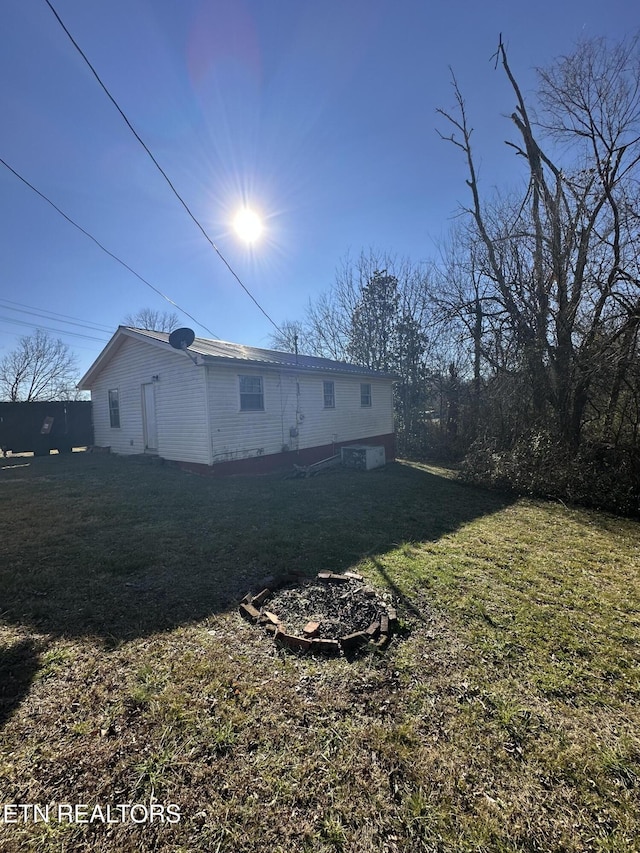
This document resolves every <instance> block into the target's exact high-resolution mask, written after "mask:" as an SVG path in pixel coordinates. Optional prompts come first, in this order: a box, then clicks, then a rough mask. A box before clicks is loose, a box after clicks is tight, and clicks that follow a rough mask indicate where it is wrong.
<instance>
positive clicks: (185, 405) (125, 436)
mask: <svg viewBox="0 0 640 853" xmlns="http://www.w3.org/2000/svg"><path fill="white" fill-rule="evenodd" d="M181 356H182V354H181ZM153 376H157V377H158V380H157V381H156V382H154V389H155V395H156V416H157V428H158V448H157V452H158V455H159V456H162V457H163V458H165V459H171V460H181V461H185V462H196V463H201V464H205V465H207V464H211V454H210V442H209V429H208V424H207V401H206V394H205V381H204V368H203V367H196V366H195V365H194V364H193V363H192V362H191V361H189V359H187V358H186V356H182V357H178V354H177V353H175V352H172V351H169V352H163V351H162V349H161V348H159V347H156V346H149V344H147V343H144V342H140V341H136V340H133V339H132V338H125V339H124V340H123V342H122V344H121V346H120V348H119V350H118V352H117V353H116V354H115V356H114V358H112V359H111V361H110V362H109V363H108V364H107V365H105V367H104V369H103V370H102V371H101V372H100V374H99V376H98V377H97V379H96V381H95V383H94V384H93V386H92V388H91V399H92V402H93V420H94V435H95V443H96V444H97V445H99V446H102V447H111V450H112V451H113V452H114V453H122V454H136V453H144V452H145V446H144V419H143V406H142V385H143V384H145V383H148V382H152V377H153ZM114 388H117V389H118V397H119V405H120V427H119V428H112V427H111V426H110V421H109V401H108V392H109V390H110V389H114Z"/></svg>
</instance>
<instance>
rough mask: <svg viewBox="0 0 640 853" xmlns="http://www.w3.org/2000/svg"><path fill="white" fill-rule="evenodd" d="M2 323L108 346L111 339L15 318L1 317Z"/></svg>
mask: <svg viewBox="0 0 640 853" xmlns="http://www.w3.org/2000/svg"><path fill="white" fill-rule="evenodd" d="M0 321H2V322H3V323H11V324H12V325H17V326H28V327H29V328H30V329H33V327H34V326H37V328H38V329H44V330H45V331H47V332H55V333H56V334H58V335H64V336H65V337H67V336H71V337H73V338H84V339H85V340H87V341H100V343H103V344H106V343H107V342H108V340H109V338H96V337H95V336H94V335H85V334H83V333H82V332H68V331H66V330H64V329H54V328H52V327H51V326H43V325H41V324H40V323H30V322H28V321H27V320H16V318H15V317H2V316H0Z"/></svg>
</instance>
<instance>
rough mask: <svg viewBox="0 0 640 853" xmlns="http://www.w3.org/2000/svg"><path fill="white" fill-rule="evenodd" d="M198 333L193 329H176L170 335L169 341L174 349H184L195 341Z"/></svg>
mask: <svg viewBox="0 0 640 853" xmlns="http://www.w3.org/2000/svg"><path fill="white" fill-rule="evenodd" d="M195 339H196V334H195V332H194V331H193V329H174V331H173V332H171V334H170V335H169V343H170V344H171V346H172V347H173V348H174V349H183V350H185V349H186V348H187V347H190V346H191V344H192V343H193V342H194V341H195Z"/></svg>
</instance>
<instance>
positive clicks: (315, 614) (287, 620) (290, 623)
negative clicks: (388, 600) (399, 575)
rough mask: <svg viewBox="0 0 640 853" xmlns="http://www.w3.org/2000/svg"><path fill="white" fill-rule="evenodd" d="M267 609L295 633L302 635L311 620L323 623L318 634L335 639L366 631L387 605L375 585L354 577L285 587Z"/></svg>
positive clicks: (275, 595)
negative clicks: (344, 580)
mask: <svg viewBox="0 0 640 853" xmlns="http://www.w3.org/2000/svg"><path fill="white" fill-rule="evenodd" d="M266 609H267V610H269V611H271V612H272V613H275V615H276V616H278V617H279V619H280V621H281V622H282V623H283V624H284V625H285V626H286V628H287V630H290V631H292V632H293V633H295V634H300V633H301V632H302V629H303V628H304V626H305V625H306V624H307V623H308V622H319V623H320V627H319V629H318V633H317V634H316V635H315V636H317V637H319V638H322V639H332V638H333V639H335V638H337V637H343V636H346V635H348V634H352V633H355V632H356V631H364V630H365V628H368V627H369V625H370V624H371V623H372V622H373V621H374V620H375V619H376V617H377V616H379V615H380V613H383V612H386V609H387V607H386V604H385V602H383V601H381V600H380V599H379V598H378V597H377V596H376V594H375V592H374V590H373V589H371V587H367V586H363V584H362V583H360V582H357V581H351V580H350V581H349V582H348V583H322V582H318V581H309V582H307V583H302V584H299V585H298V586H294V587H284V588H283V589H281V590H279V591H278V592H276V593H274V595H273V596H272V597H271V598H270V599H269V601H268V602H267V604H266Z"/></svg>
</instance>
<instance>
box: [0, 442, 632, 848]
mask: <svg viewBox="0 0 640 853" xmlns="http://www.w3.org/2000/svg"><path fill="white" fill-rule="evenodd" d="M0 513H1V515H0V517H1V519H2V536H1V539H0V850H2V851H3V853H13V851H29V852H30V853H38V852H39V851H65V853H67V851H68V853H76V851H82V853H84V851H87V853H88V851H92V853H96V852H97V853H102V852H103V851H109V852H110V853H111V851H114V853H128V852H129V851H131V853H133V851H136V852H137V851H162V853H169V851H171V853H187V851H189V853H190V851H207V853H209V851H211V853H215V852H216V851H220V853H224V851H228V853H240V851H265V853H266V851H269V853H305V851H307V853H311V851H314V853H321V852H322V853H329V852H330V851H344V853H356V852H357V853H365V851H366V853H369V851H376V853H378V851H379V853H399V852H400V851H402V852H403V853H405V851H406V853H414V852H415V853H419V851H425V853H426V852H427V851H438V852H439V853H448V851H469V853H471V851H475V853H485V851H486V853H494V851H496V853H506V851H522V853H534V851H536V853H537V851H540V853H543V851H544V853H550V851H566V853H570V852H571V853H579V851H580V853H582V852H583V851H585V852H586V851H602V853H605V851H606V853H614V851H615V852H616V853H629V851H634V850H638V849H640V847H639V846H638V842H637V839H638V838H640V678H639V669H640V665H639V664H640V583H639V569H640V556H639V555H640V525H638V523H637V522H634V521H631V520H625V519H619V518H615V517H613V516H609V515H605V514H601V513H597V512H591V511H585V510H579V509H572V508H567V507H565V506H564V505H562V504H557V503H544V502H541V501H533V500H516V499H514V498H510V497H505V496H502V495H498V494H495V493H491V492H486V491H482V490H479V489H473V488H469V487H466V486H463V485H461V484H459V483H457V482H455V481H454V480H453V479H451V478H450V477H448V476H447V472H444V471H440V470H438V469H435V468H430V467H426V466H418V465H410V464H401V463H396V464H393V465H389V466H387V467H386V468H385V469H383V470H379V471H372V472H369V473H365V472H357V471H351V472H347V471H343V470H334V471H331V472H328V473H326V474H325V475H323V476H319V477H316V478H312V479H307V480H295V479H294V480H292V479H282V478H280V477H263V478H225V479H222V478H221V479H214V478H209V479H205V478H200V477H196V476H193V475H189V474H186V473H184V472H181V471H178V470H175V469H172V468H169V467H166V466H156V465H146V464H142V463H141V462H139V461H135V460H124V459H118V458H112V457H108V456H93V455H87V454H73V455H72V456H51V457H48V458H42V459H33V458H26V457H23V458H15V459H11V458H10V459H5V460H0ZM320 569H331V570H333V571H343V570H345V569H352V570H356V571H358V572H360V573H361V574H363V575H364V576H365V577H366V579H367V581H368V582H369V583H370V584H372V585H373V586H375V587H377V588H378V589H379V590H381V591H382V592H391V593H392V594H393V596H394V598H395V599H396V600H397V602H398V613H399V617H400V622H401V628H402V631H401V634H400V635H398V636H396V637H395V638H394V639H393V641H392V643H391V644H390V646H389V647H388V649H387V650H386V651H384V652H380V651H379V650H377V649H372V650H365V651H363V653H362V654H360V655H359V656H357V657H356V658H355V659H354V660H346V659H344V658H337V659H321V658H311V657H299V656H296V655H295V654H292V653H290V652H286V651H284V650H281V649H279V648H277V647H276V645H275V644H274V643H273V641H272V640H271V639H270V638H269V637H268V636H267V635H266V634H265V633H263V632H262V630H261V629H259V628H256V627H254V626H252V625H250V624H248V623H247V622H244V621H243V620H242V619H241V618H240V616H239V615H238V612H237V603H238V601H239V599H240V598H241V597H242V596H243V595H244V593H246V592H247V591H248V590H249V589H250V588H252V587H254V586H255V585H256V584H257V583H258V582H259V580H260V578H262V577H264V576H265V575H269V574H281V573H284V572H286V571H288V570H299V571H302V572H303V573H305V574H308V575H309V576H311V575H313V574H315V573H316V572H317V571H319V570H320ZM256 591H257V590H256ZM80 804H83V805H85V806H86V807H87V808H86V809H85V810H84V811H82V810H81V811H80V813H79V815H78V817H79V818H80V819H81V820H84V821H86V822H76V820H75V819H74V820H69V819H68V811H65V809H67V806H68V807H69V808H70V807H71V806H76V805H80ZM125 804H136V810H131V811H127V809H126V808H123V809H121V810H120V811H118V810H116V806H123V807H124V805H125ZM14 805H15V806H18V805H21V806H25V808H24V809H22V810H20V809H17V808H16V809H14V808H13V806H14ZM34 805H37V806H38V807H39V809H40V811H39V812H38V813H36V811H35V810H34V809H33V808H32V807H33V806H34ZM47 805H49V806H50V813H49V820H48V821H47V820H45V819H44V816H45V811H44V810H45V807H46V806H47ZM107 806H110V807H111V809H112V810H115V811H112V812H109V813H107V810H106V809H107ZM58 807H63V811H62V813H61V815H60V816H61V818H62V819H61V820H58V819H57V816H58V815H57V811H56V810H57V809H58ZM96 808H97V809H98V811H94V810H95V809H96ZM128 808H130V807H128ZM178 815H179V818H180V819H179V820H177V816H178ZM90 818H93V819H90ZM3 819H4V821H5V822H4V824H3V823H2V821H3ZM108 820H110V822H107V821H108Z"/></svg>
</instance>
